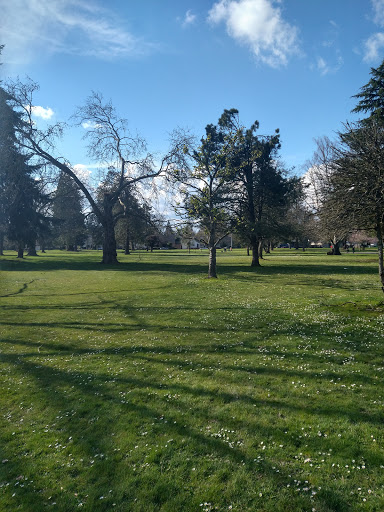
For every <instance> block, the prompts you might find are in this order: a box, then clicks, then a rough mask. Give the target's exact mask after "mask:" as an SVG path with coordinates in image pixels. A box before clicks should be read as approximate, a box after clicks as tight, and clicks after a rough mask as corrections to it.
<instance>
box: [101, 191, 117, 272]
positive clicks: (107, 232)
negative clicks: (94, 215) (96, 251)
mask: <svg viewBox="0 0 384 512" xmlns="http://www.w3.org/2000/svg"><path fill="white" fill-rule="evenodd" d="M110 203H111V201H109V194H105V196H104V200H103V207H104V216H103V230H104V232H103V259H102V260H101V263H104V264H105V265H116V264H117V263H119V262H118V261H117V252H116V237H115V223H114V220H113V213H112V207H113V205H112V204H110Z"/></svg>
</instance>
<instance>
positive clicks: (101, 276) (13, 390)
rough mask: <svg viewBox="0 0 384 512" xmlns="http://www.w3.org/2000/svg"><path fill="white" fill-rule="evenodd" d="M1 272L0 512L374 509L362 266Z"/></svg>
mask: <svg viewBox="0 0 384 512" xmlns="http://www.w3.org/2000/svg"><path fill="white" fill-rule="evenodd" d="M325 252H326V250H321V249H319V250H309V251H306V252H305V253H303V252H296V251H294V250H289V249H281V250H275V251H273V253H272V254H271V255H268V256H266V258H265V260H264V261H263V262H262V265H263V266H262V268H259V269H251V268H250V267H249V266H248V265H249V263H250V262H249V258H247V257H246V255H245V251H240V250H238V251H237V250H236V251H233V252H232V253H231V252H228V251H227V252H219V253H218V273H219V279H217V280H212V279H211V280H209V279H205V275H206V272H207V265H208V254H207V252H200V251H199V252H193V253H191V254H188V253H187V252H184V251H156V252H154V253H153V254H151V253H146V252H140V251H138V252H135V253H134V254H132V255H129V256H124V255H122V254H120V255H119V258H120V261H121V264H120V265H118V266H114V267H104V266H102V265H100V264H99V260H100V259H101V253H100V252H96V251H94V252H92V251H84V252H82V253H79V254H70V253H65V252H58V251H57V252H55V251H49V252H47V253H46V254H41V255H39V256H38V257H35V258H32V257H29V258H26V259H25V260H23V261H18V260H17V259H16V258H15V253H11V252H9V253H6V255H5V256H4V257H0V269H1V275H0V279H1V290H0V295H1V298H0V306H1V310H0V314H1V318H0V325H1V327H0V332H1V345H0V351H1V352H0V359H1V366H0V378H1V395H0V396H1V397H0V401H1V402H0V403H1V405H0V422H1V428H0V436H1V438H0V451H1V454H0V511H1V512H3V511H4V512H5V511H7V512H14V511H24V512H41V511H46V510H56V511H59V512H67V511H68V512H72V511H75V510H84V511H90V512H99V511H107V512H109V511H120V512H139V511H140V512H151V511H167V512H211V511H220V512H224V511H229V510H231V511H237V512H247V511H248V512H258V511H273V512H280V511H281V512H296V511H303V512H304V511H305V512H312V511H316V512H325V511H345V512H351V511H352V512H354V511H377V512H381V511H383V510H384V431H383V424H384V423H383V420H384V415H383V412H384V411H383V409H384V389H383V374H384V314H383V313H384V306H383V303H381V301H382V300H383V294H382V292H381V289H380V284H379V278H378V272H377V256H376V253H374V252H357V253H355V254H352V253H349V254H343V255H342V256H340V257H332V256H326V254H325Z"/></svg>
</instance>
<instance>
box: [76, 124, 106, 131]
mask: <svg viewBox="0 0 384 512" xmlns="http://www.w3.org/2000/svg"><path fill="white" fill-rule="evenodd" d="M81 126H82V127H83V128H84V130H91V129H95V128H101V126H102V125H101V124H98V123H87V122H85V123H81Z"/></svg>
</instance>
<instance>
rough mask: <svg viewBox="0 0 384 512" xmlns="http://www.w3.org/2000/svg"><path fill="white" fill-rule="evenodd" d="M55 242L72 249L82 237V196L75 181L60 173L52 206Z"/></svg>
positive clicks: (75, 247) (83, 228) (69, 249)
mask: <svg viewBox="0 0 384 512" xmlns="http://www.w3.org/2000/svg"><path fill="white" fill-rule="evenodd" d="M52 212H53V222H54V224H55V231H56V236H55V239H56V243H58V244H59V245H60V246H62V247H65V249H66V250H67V251H74V250H76V249H77V246H78V245H79V244H81V243H82V242H83V239H84V231H85V227H84V214H83V208H82V198H81V194H80V192H79V189H78V188H77V187H76V184H75V182H74V181H73V180H72V179H71V178H70V177H69V176H68V174H65V173H63V172H62V173H60V176H59V181H58V184H57V189H56V192H55V196H54V200H53V206H52Z"/></svg>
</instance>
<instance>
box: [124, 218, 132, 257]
mask: <svg viewBox="0 0 384 512" xmlns="http://www.w3.org/2000/svg"><path fill="white" fill-rule="evenodd" d="M129 238H130V237H129V225H128V222H127V229H126V231H125V250H124V254H131V252H130V250H129Z"/></svg>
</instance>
